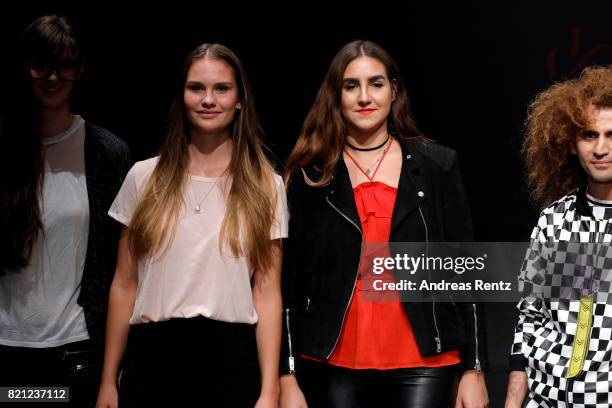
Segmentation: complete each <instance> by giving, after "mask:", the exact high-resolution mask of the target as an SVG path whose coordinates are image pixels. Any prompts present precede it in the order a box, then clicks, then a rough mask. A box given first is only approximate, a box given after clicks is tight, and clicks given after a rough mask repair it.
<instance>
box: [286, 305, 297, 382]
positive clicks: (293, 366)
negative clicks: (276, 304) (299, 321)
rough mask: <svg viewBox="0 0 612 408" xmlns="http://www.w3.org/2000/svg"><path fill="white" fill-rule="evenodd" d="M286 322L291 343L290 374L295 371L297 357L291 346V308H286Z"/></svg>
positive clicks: (288, 338)
mask: <svg viewBox="0 0 612 408" xmlns="http://www.w3.org/2000/svg"><path fill="white" fill-rule="evenodd" d="M285 324H286V325H287V342H288V343H289V374H293V373H295V357H294V356H293V347H291V328H290V326H289V309H285Z"/></svg>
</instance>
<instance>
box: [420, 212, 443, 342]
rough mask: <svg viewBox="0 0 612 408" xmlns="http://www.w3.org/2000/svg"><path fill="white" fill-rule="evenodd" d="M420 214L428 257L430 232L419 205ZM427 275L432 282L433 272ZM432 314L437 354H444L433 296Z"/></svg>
mask: <svg viewBox="0 0 612 408" xmlns="http://www.w3.org/2000/svg"><path fill="white" fill-rule="evenodd" d="M419 214H421V219H422V220H423V225H424V226H425V253H426V256H427V255H429V230H428V229H427V222H425V216H424V215H423V211H422V210H421V206H420V205H419ZM427 275H428V277H429V280H430V281H431V272H430V271H429V269H427ZM431 312H432V314H433V320H434V327H435V329H436V337H434V340H435V341H436V352H437V353H441V352H442V340H441V339H440V331H439V330H438V320H437V319H436V299H434V297H433V295H432V296H431Z"/></svg>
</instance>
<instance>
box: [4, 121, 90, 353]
mask: <svg viewBox="0 0 612 408" xmlns="http://www.w3.org/2000/svg"><path fill="white" fill-rule="evenodd" d="M84 142H85V122H84V121H83V119H81V117H79V116H77V117H76V118H75V123H74V125H73V126H72V127H71V128H70V129H68V130H67V131H66V132H63V133H62V134H60V135H57V136H56V137H54V138H50V139H46V140H45V141H44V144H45V148H44V156H45V180H44V184H43V189H42V200H41V208H42V211H41V217H42V224H43V231H41V232H40V234H39V236H38V239H37V240H36V242H35V243H34V247H33V249H32V259H31V262H30V265H29V266H28V267H26V268H24V269H22V270H19V271H10V270H9V271H7V275H5V276H3V277H0V344H2V345H5V346H16V347H35V348H43V347H56V346H61V345H63V344H66V343H71V342H75V341H80V340H86V339H88V338H89V335H88V334H87V327H86V325H85V315H84V313H83V309H82V308H81V306H79V305H78V304H77V298H78V296H79V292H80V290H81V278H82V277H83V267H84V266H85V254H86V252H87V238H88V236H89V200H88V198H87V185H86V181H85V145H84ZM0 365H1V364H0Z"/></svg>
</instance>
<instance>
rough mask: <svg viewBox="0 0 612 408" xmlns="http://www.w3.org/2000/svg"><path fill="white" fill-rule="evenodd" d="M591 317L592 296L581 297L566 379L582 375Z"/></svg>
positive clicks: (587, 347) (587, 349)
mask: <svg viewBox="0 0 612 408" xmlns="http://www.w3.org/2000/svg"><path fill="white" fill-rule="evenodd" d="M592 316H593V295H589V296H583V297H582V298H581V299H580V311H579V312H578V328H577V329H576V336H575V337H574V346H573V347H572V359H571V360H570V365H569V370H568V371H567V376H566V378H574V377H576V376H578V375H580V373H582V368H583V367H584V360H585V358H586V355H587V351H589V339H590V338H591V323H592Z"/></svg>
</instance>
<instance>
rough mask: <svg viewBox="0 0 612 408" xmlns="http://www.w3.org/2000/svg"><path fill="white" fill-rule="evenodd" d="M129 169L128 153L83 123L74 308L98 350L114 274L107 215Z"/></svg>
mask: <svg viewBox="0 0 612 408" xmlns="http://www.w3.org/2000/svg"><path fill="white" fill-rule="evenodd" d="M131 165H132V161H131V158H130V151H129V149H128V147H127V145H126V144H125V142H123V141H122V140H121V139H119V138H118V137H117V136H115V135H113V134H112V133H111V132H110V131H108V130H106V129H104V128H102V127H99V126H95V125H92V124H91V123H89V122H86V123H85V178H86V183H87V197H88V199H89V239H88V242H87V254H86V257H85V266H84V268H83V278H82V281H81V291H80V293H79V297H78V300H77V302H78V304H79V305H81V306H82V307H83V310H84V311H85V321H86V323H87V331H88V332H89V337H90V338H91V339H92V340H93V342H94V343H95V344H96V345H97V346H99V347H102V346H103V344H104V333H105V329H106V311H107V308H108V296H109V291H110V285H111V282H112V280H113V276H114V273H115V266H116V259H117V243H118V240H119V231H120V226H119V223H117V222H116V221H114V220H113V219H112V218H110V217H109V216H108V215H107V212H108V209H109V208H110V206H111V204H112V202H113V200H114V199H115V196H116V195H117V192H118V191H119V188H121V184H122V183H123V179H124V177H125V175H126V174H127V172H128V170H129V169H130V167H131Z"/></svg>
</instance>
